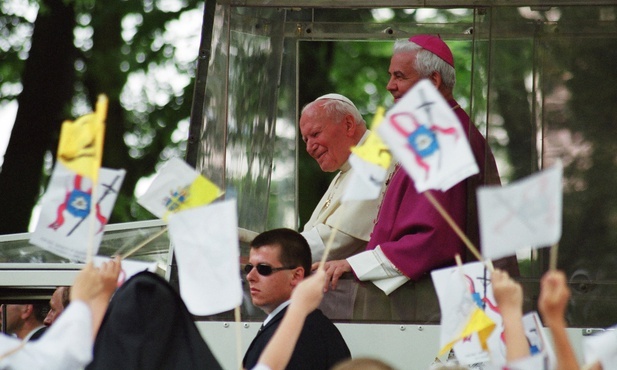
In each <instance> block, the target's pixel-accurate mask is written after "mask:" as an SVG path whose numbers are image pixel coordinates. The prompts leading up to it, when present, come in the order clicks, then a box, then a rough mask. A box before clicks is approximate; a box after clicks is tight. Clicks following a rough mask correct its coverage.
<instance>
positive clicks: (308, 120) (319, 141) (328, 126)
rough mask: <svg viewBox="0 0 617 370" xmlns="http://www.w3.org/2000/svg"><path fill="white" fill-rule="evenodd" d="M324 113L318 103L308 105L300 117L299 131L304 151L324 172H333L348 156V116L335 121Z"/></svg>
mask: <svg viewBox="0 0 617 370" xmlns="http://www.w3.org/2000/svg"><path fill="white" fill-rule="evenodd" d="M331 116H332V115H328V114H326V113H325V112H324V111H323V109H322V108H321V106H320V105H319V104H316V105H313V106H311V107H308V108H307V109H306V110H305V111H304V113H302V117H300V133H301V134H302V140H303V141H304V142H305V143H306V151H307V152H308V154H309V155H310V156H311V157H313V158H314V159H315V160H316V161H317V163H318V164H319V167H320V168H321V170H322V171H324V172H333V171H336V170H338V169H340V168H341V166H342V165H343V164H344V163H345V162H346V161H347V159H348V158H349V154H350V153H351V151H350V147H351V146H352V145H355V143H353V141H352V139H351V137H350V130H349V124H348V121H347V120H348V117H345V118H343V119H341V120H340V122H337V121H336V120H335V119H332V117H331Z"/></svg>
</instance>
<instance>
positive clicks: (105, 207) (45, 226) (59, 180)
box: [30, 162, 125, 262]
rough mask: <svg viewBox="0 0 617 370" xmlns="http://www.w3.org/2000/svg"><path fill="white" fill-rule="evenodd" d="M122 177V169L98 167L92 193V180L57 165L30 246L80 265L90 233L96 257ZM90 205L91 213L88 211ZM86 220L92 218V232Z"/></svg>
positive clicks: (83, 259) (59, 163)
mask: <svg viewBox="0 0 617 370" xmlns="http://www.w3.org/2000/svg"><path fill="white" fill-rule="evenodd" d="M124 175H125V171H124V170H112V169H108V168H100V174H99V178H98V182H96V186H97V190H96V192H94V191H93V184H95V183H94V182H93V181H92V179H90V178H88V177H84V176H82V175H79V174H76V173H75V172H73V171H71V170H69V169H68V168H66V167H65V166H64V165H63V164H62V163H61V162H57V163H56V166H55V167H54V171H53V172H52V174H51V179H50V181H49V185H48V187H47V191H46V192H45V195H43V198H42V201H41V215H40V217H39V221H38V223H37V225H36V229H35V230H34V233H32V236H31V238H30V243H32V244H35V245H38V246H39V247H41V248H43V249H46V250H48V251H50V252H52V253H55V254H57V255H59V256H62V257H64V258H67V259H70V260H74V261H81V262H84V261H86V260H87V252H88V243H87V242H86V241H87V240H89V238H90V237H91V236H90V235H91V233H94V235H93V236H92V238H93V244H92V247H93V248H94V250H93V253H94V254H96V252H97V251H98V248H99V245H100V244H101V239H102V238H103V227H104V226H105V225H106V224H107V221H108V220H109V216H110V215H111V211H112V210H113V207H114V204H115V202H116V197H117V196H118V192H119V191H120V186H121V185H122V180H124ZM93 197H96V199H93ZM93 205H94V212H92V211H91V208H92V206H93ZM89 217H94V218H95V220H94V225H95V226H96V229H95V230H90V227H89V222H86V220H89Z"/></svg>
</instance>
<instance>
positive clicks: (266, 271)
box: [244, 263, 296, 276]
mask: <svg viewBox="0 0 617 370" xmlns="http://www.w3.org/2000/svg"><path fill="white" fill-rule="evenodd" d="M253 267H255V268H256V269H257V273H259V275H261V276H269V275H272V273H273V272H277V271H282V270H293V269H295V268H296V266H294V267H291V266H289V267H272V266H270V265H268V264H265V263H258V264H257V266H253V265H252V264H250V263H247V264H246V265H244V272H245V273H247V274H248V273H249V272H251V271H252V270H253Z"/></svg>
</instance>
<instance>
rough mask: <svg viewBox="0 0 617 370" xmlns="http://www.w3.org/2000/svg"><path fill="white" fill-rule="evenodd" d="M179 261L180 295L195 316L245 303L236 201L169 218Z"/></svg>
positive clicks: (172, 238) (223, 202)
mask: <svg viewBox="0 0 617 370" xmlns="http://www.w3.org/2000/svg"><path fill="white" fill-rule="evenodd" d="M168 221H169V235H170V238H171V242H172V243H173V246H174V251H175V254H176V257H177V258H178V277H179V280H180V294H181V295H182V299H183V300H184V302H185V303H186V307H187V308H188V309H189V311H190V312H191V313H192V314H194V315H212V314H216V313H220V312H223V311H227V310H231V309H233V308H234V307H237V306H239V305H240V303H242V281H241V277H240V246H239V243H238V217H237V214H236V200H235V199H232V200H226V201H221V202H217V203H215V204H211V205H208V206H201V207H194V208H191V209H188V210H185V211H181V212H177V213H173V214H172V215H170V216H169V220H168Z"/></svg>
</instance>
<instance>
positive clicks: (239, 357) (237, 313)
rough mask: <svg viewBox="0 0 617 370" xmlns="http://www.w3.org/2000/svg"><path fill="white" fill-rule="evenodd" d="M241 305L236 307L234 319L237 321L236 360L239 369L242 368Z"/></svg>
mask: <svg viewBox="0 0 617 370" xmlns="http://www.w3.org/2000/svg"><path fill="white" fill-rule="evenodd" d="M240 319H241V318H240V306H237V307H236V308H234V320H235V321H236V361H237V364H238V369H240V370H242V333H241V332H240V324H241V323H242V322H241V320H240Z"/></svg>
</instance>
